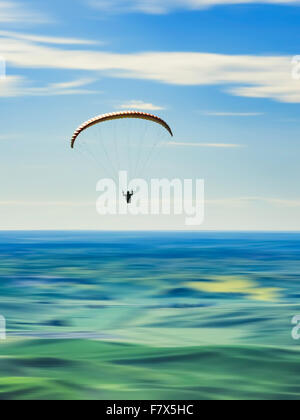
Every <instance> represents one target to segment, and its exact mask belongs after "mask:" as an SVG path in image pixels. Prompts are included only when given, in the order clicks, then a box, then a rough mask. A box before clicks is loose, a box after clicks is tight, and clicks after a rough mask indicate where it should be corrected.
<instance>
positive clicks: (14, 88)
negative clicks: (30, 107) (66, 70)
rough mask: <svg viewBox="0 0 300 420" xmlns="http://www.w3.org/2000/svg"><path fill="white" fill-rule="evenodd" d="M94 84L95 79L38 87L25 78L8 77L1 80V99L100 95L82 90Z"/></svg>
mask: <svg viewBox="0 0 300 420" xmlns="http://www.w3.org/2000/svg"><path fill="white" fill-rule="evenodd" d="M93 82H94V79H78V80H72V81H68V82H64V83H50V84H48V85H46V86H43V87H36V86H32V85H31V83H30V82H29V81H28V80H27V79H25V78H24V77H20V76H8V77H6V78H5V79H4V80H0V97H2V98H13V97H17V96H61V95H82V94H94V93H99V92H95V91H93V90H88V89H81V88H83V87H85V86H86V85H88V84H91V83H93Z"/></svg>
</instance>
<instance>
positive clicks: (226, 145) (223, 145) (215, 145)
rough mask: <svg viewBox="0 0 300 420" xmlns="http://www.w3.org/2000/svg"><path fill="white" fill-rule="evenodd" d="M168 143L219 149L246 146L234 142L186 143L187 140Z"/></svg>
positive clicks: (170, 144)
mask: <svg viewBox="0 0 300 420" xmlns="http://www.w3.org/2000/svg"><path fill="white" fill-rule="evenodd" d="M167 144H168V145H169V146H179V147H211V148H219V149H234V148H238V147H245V146H243V145H241V144H232V143H185V142H175V141H170V142H168V143H167Z"/></svg>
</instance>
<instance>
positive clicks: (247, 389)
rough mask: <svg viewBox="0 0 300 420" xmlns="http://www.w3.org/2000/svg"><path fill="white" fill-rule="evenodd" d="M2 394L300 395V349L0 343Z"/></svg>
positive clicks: (18, 396)
mask: <svg viewBox="0 0 300 420" xmlns="http://www.w3.org/2000/svg"><path fill="white" fill-rule="evenodd" d="M0 350H1V358H0V398H1V399H10V400H11V399H26V400H27V399H72V400H77V399H98V400H105V399H133V400H138V399H141V400H143V399H195V400H201V399H218V400H222V399H241V400H244V399H272V400H275V399H276V400H278V399H295V400H296V399H299V398H300V383H299V375H300V363H299V361H300V352H299V351H296V350H288V349H278V348H272V347H270V348H264V347H251V346H248V347H246V346H234V347H231V346H228V347H221V346H220V347H219V346H217V347H215V346H214V347H191V348H186V347H185V348H153V347H148V346H142V345H129V344H120V343H109V342H103V341H92V340H13V341H8V342H2V343H1V345H0Z"/></svg>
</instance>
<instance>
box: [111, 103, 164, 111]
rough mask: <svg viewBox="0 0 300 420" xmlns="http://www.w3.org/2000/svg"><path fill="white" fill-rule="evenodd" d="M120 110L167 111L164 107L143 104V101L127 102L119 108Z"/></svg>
mask: <svg viewBox="0 0 300 420" xmlns="http://www.w3.org/2000/svg"><path fill="white" fill-rule="evenodd" d="M117 108H118V109H128V110H131V109H136V110H141V111H161V110H163V109H165V108H164V107H162V106H158V105H154V104H151V103H149V102H143V101H129V102H125V103H124V104H121V105H119V106H118V107H117Z"/></svg>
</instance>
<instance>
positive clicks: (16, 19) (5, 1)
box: [0, 0, 49, 24]
mask: <svg viewBox="0 0 300 420" xmlns="http://www.w3.org/2000/svg"><path fill="white" fill-rule="evenodd" d="M48 21H49V20H48V18H46V17H45V16H43V15H42V14H40V13H37V12H34V11H31V10H27V9H24V8H23V6H22V5H21V4H20V3H17V2H14V1H10V0H0V23H6V24H11V23H24V24H28V22H30V23H31V24H33V23H45V22H48Z"/></svg>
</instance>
